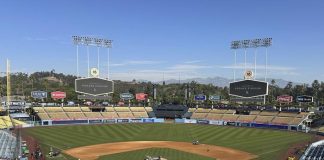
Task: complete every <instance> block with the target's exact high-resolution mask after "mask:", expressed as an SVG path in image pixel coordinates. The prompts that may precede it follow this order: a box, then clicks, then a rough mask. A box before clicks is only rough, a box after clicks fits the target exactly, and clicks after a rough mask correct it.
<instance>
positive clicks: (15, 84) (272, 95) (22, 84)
mask: <svg viewBox="0 0 324 160" xmlns="http://www.w3.org/2000/svg"><path fill="white" fill-rule="evenodd" d="M76 78H77V77H76V76H74V75H65V74H63V73H56V72H55V70H52V71H42V72H35V73H32V74H26V73H22V72H18V73H12V74H11V93H12V95H20V96H25V97H26V100H27V101H35V100H34V99H32V97H31V95H30V94H31V91H37V90H41V91H46V92H48V93H49V92H53V91H63V92H66V95H67V97H66V99H65V101H75V102H78V101H79V102H81V101H80V100H77V95H78V94H77V93H76V92H75V90H74V83H75V79H76ZM114 82H115V87H114V88H115V90H114V93H112V94H111V96H112V99H111V103H115V104H117V103H118V102H119V101H120V97H119V95H120V93H131V94H133V95H135V94H136V93H146V94H148V96H149V97H148V98H149V99H150V100H151V102H152V101H153V88H154V86H155V87H156V90H157V96H156V102H160V103H176V104H184V103H186V102H188V103H189V104H192V105H193V104H195V102H194V101H193V97H194V95H197V94H204V95H220V96H221V98H222V100H224V101H228V100H229V99H230V95H229V88H228V87H218V86H214V85H212V84H199V83H197V82H195V81H192V82H190V83H186V84H183V83H182V84H179V83H175V84H164V83H163V84H154V83H153V82H137V81H136V80H135V79H134V80H133V81H131V82H124V81H120V80H115V81H114ZM0 83H1V84H0V94H1V96H6V93H7V92H6V88H7V83H6V76H4V77H1V79H0ZM188 86H189V92H190V93H191V94H190V97H188V99H187V101H186V99H185V90H186V88H187V87H188ZM280 95H291V96H293V97H294V98H296V97H297V96H299V95H309V96H313V97H314V102H315V103H313V104H312V105H315V104H316V105H317V104H318V105H322V104H324V82H320V81H318V80H314V81H313V82H312V83H311V84H296V85H294V84H293V83H292V82H289V83H287V85H286V86H285V87H284V88H280V87H279V86H278V85H277V84H276V81H275V80H272V81H271V83H270V84H269V95H268V96H267V99H266V102H267V105H276V104H277V101H276V98H277V96H280ZM45 101H47V102H55V100H52V99H51V98H50V96H49V97H48V98H47V99H46V100H45ZM132 103H137V101H136V100H132ZM210 103H211V102H209V101H207V102H205V105H210ZM232 105H235V104H232ZM247 105H248V104H247ZM290 105H296V102H295V103H292V104H290Z"/></svg>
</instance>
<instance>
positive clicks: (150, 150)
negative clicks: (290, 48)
mask: <svg viewBox="0 0 324 160" xmlns="http://www.w3.org/2000/svg"><path fill="white" fill-rule="evenodd" d="M23 133H24V134H28V135H31V136H33V137H35V138H36V139H37V140H38V142H39V143H40V145H41V147H42V150H43V151H44V152H45V153H48V151H49V149H50V147H52V148H55V149H59V150H61V151H62V152H63V153H64V154H62V155H60V156H59V157H57V158H53V159H68V160H70V159H71V160H72V159H78V158H80V159H81V160H83V159H89V160H90V159H100V160H104V159H109V160H117V159H118V160H121V159H125V160H143V159H144V158H145V156H147V155H148V156H162V157H164V158H167V159H169V160H170V159H171V160H183V159H186V160H187V159H188V160H195V159H199V160H200V159H201V160H211V159H233V160H234V159H237V158H238V157H240V158H239V159H244V158H245V159H257V160H274V159H280V158H281V156H282V154H283V153H285V152H286V151H287V149H288V148H289V147H291V146H292V145H293V144H295V143H299V142H303V141H309V140H310V139H311V135H309V134H304V133H298V132H288V131H279V130H269V129H255V128H238V127H227V126H212V125H193V124H109V125H74V126H54V127H35V128H28V129H25V130H24V132H23ZM193 140H199V142H200V145H192V144H191V142H192V141H193Z"/></svg>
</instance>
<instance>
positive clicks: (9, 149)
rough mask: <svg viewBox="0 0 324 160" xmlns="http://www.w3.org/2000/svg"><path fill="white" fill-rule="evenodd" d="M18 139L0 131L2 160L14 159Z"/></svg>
mask: <svg viewBox="0 0 324 160" xmlns="http://www.w3.org/2000/svg"><path fill="white" fill-rule="evenodd" d="M15 147H16V137H15V136H13V135H11V134H10V133H9V132H8V131H4V130H0V159H14V155H13V153H14V152H15Z"/></svg>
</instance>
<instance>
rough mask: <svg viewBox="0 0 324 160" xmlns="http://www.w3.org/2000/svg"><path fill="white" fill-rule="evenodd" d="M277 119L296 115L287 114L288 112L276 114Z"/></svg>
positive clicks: (295, 114)
mask: <svg viewBox="0 0 324 160" xmlns="http://www.w3.org/2000/svg"><path fill="white" fill-rule="evenodd" d="M278 116H279V117H296V116H297V113H289V112H280V113H279V114H278Z"/></svg>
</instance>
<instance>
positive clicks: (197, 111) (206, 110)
mask: <svg viewBox="0 0 324 160" xmlns="http://www.w3.org/2000/svg"><path fill="white" fill-rule="evenodd" d="M209 112H210V109H204V108H198V109H197V110H196V111H195V113H209Z"/></svg>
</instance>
